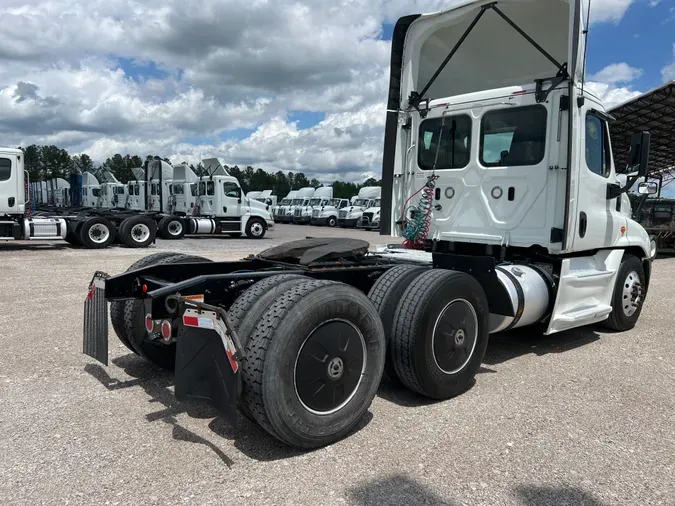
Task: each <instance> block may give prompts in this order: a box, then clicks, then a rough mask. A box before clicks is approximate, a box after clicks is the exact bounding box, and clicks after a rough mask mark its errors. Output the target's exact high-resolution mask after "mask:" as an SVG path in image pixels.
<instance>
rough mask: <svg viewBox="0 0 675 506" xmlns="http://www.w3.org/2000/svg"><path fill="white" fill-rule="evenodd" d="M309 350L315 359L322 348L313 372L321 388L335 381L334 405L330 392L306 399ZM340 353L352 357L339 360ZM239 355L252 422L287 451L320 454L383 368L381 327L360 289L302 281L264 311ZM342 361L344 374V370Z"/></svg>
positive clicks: (356, 411) (353, 418)
mask: <svg viewBox="0 0 675 506" xmlns="http://www.w3.org/2000/svg"><path fill="white" fill-rule="evenodd" d="M328 326H331V327H332V328H330V327H328ZM317 331H319V332H317ZM336 336H342V339H343V340H342V341H341V342H339V341H338V340H337V339H335V337H336ZM309 339H312V341H309ZM316 339H320V340H321V341H322V342H320V343H317V342H316V341H315V340H316ZM308 341H309V344H308V345H307V347H305V343H306V342H308ZM352 342H353V343H354V346H351V347H349V346H348V344H351V343H352ZM359 343H360V345H359ZM341 346H342V347H341ZM312 348H313V349H314V355H316V350H321V349H323V350H325V353H326V356H325V359H324V360H323V366H321V367H319V368H318V369H317V370H316V374H319V375H322V376H324V377H323V378H322V381H323V382H324V385H325V384H327V383H325V382H326V381H328V380H329V379H328V378H329V375H333V377H334V378H336V379H335V381H341V382H342V383H340V384H342V387H343V390H342V392H344V394H343V395H342V396H341V398H340V399H339V400H338V401H335V400H334V399H335V398H334V395H335V390H334V389H329V388H325V389H322V390H321V391H322V392H323V395H322V396H319V397H317V396H316V394H314V395H310V394H313V391H312V390H310V389H308V388H307V387H308V386H309V385H312V384H313V383H315V381H314V380H312V379H311V378H313V377H314V376H315V375H314V374H309V373H308V369H309V370H311V368H312V366H313V364H316V363H317V362H316V358H315V357H312V353H311V352H312ZM345 350H350V355H351V356H349V355H343V353H346V351H345ZM352 350H353V351H352ZM352 353H353V354H352ZM246 354H247V356H246V359H245V360H244V361H243V367H242V373H243V374H242V383H243V385H242V386H243V389H242V402H244V403H246V404H247V407H248V410H249V411H250V412H251V413H252V415H253V417H254V418H255V420H256V421H257V422H258V423H259V424H260V425H261V426H262V427H263V428H264V429H265V430H266V431H267V432H268V433H270V434H271V435H272V436H274V437H276V438H278V439H279V440H281V441H283V442H285V443H286V444H288V445H291V446H295V447H299V448H303V449H312V448H319V447H322V446H325V445H327V444H330V443H333V442H335V441H337V440H339V439H341V438H343V437H344V436H346V435H347V434H348V433H349V432H350V431H351V430H353V429H354V427H355V426H356V424H357V423H358V422H359V421H360V420H361V418H362V417H363V415H364V414H365V412H366V410H367V409H368V407H369V406H370V404H371V402H372V400H373V398H374V397H375V393H376V391H377V388H378V385H379V383H380V379H381V377H382V370H383V368H384V359H385V338H384V328H383V327H382V322H381V321H380V317H379V315H378V314H377V311H376V310H375V308H374V307H373V304H372V303H371V302H370V300H368V298H367V297H366V296H365V295H364V294H363V293H361V292H360V291H359V290H357V289H355V288H353V287H351V286H349V285H345V284H343V283H338V282H333V281H323V280H311V281H305V282H304V283H300V284H298V285H295V286H292V287H291V288H290V289H288V290H286V291H284V293H283V294H280V296H279V297H278V298H277V300H276V301H275V302H274V303H273V304H272V305H271V306H270V307H269V309H268V310H267V311H266V312H265V314H264V315H263V317H262V318H261V319H260V321H259V322H258V324H257V325H256V327H255V329H254V330H253V332H252V333H251V335H250V338H249V340H248V343H247V346H246ZM345 362H348V363H350V364H351V366H352V368H351V370H350V369H345V368H344V363H345ZM303 364H305V365H303ZM326 364H328V365H326ZM357 370H358V371H362V372H363V374H356V373H355V372H354V371H357ZM296 371H297V372H299V375H300V378H297V376H296ZM338 375H339V376H338ZM296 378H297V379H298V381H296ZM338 378H339V379H338ZM331 381H332V380H331ZM345 381H346V382H347V383H346V384H345V383H344V382H345ZM336 386H337V387H338V390H339V385H336ZM300 392H302V393H300ZM301 399H304V401H303V400H301ZM305 403H309V404H305Z"/></svg>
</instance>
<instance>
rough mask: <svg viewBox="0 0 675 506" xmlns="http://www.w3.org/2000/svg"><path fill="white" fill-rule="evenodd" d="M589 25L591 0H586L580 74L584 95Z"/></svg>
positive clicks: (582, 93) (582, 94)
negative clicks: (582, 62) (586, 9)
mask: <svg viewBox="0 0 675 506" xmlns="http://www.w3.org/2000/svg"><path fill="white" fill-rule="evenodd" d="M590 25H591V0H588V12H587V13H586V29H585V30H584V70H583V74H582V75H581V96H582V97H583V96H584V85H585V84H586V53H587V52H588V30H589V27H590Z"/></svg>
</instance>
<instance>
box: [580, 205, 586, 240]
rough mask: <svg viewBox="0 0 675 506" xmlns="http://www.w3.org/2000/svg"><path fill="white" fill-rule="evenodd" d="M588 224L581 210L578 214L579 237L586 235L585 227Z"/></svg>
mask: <svg viewBox="0 0 675 506" xmlns="http://www.w3.org/2000/svg"><path fill="white" fill-rule="evenodd" d="M587 226H588V220H587V218H586V213H585V212H583V211H581V213H580V214H579V237H581V238H582V239H583V237H584V236H585V235H586V227H587Z"/></svg>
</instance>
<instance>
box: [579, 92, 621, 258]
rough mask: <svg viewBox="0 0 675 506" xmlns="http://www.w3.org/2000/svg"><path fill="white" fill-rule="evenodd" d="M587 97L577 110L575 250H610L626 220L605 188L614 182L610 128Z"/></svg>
mask: <svg viewBox="0 0 675 506" xmlns="http://www.w3.org/2000/svg"><path fill="white" fill-rule="evenodd" d="M599 111H600V107H599V106H597V105H596V104H595V103H594V102H593V101H592V100H591V99H590V97H587V98H586V103H585V105H584V106H583V108H582V109H581V111H580V113H581V114H580V118H579V123H580V128H579V133H580V135H579V136H578V137H577V138H578V143H579V144H578V146H579V149H578V153H579V157H578V160H579V161H578V181H579V184H578V185H577V199H576V202H577V205H576V209H575V210H574V211H575V212H576V216H575V218H576V225H575V226H574V230H573V245H572V249H573V250H574V251H590V250H593V249H596V248H602V247H611V246H613V245H615V244H616V242H617V241H618V240H619V239H620V237H621V236H622V234H623V233H622V232H621V227H622V226H624V225H625V224H626V218H625V216H624V215H623V214H622V213H621V209H620V207H619V206H620V204H621V199H620V197H617V198H614V199H611V200H610V199H608V198H607V187H608V185H609V184H612V183H616V182H617V177H616V172H615V170H614V162H613V159H612V150H611V143H610V136H609V125H608V122H607V119H606V116H605V115H604V114H603V113H602V112H599Z"/></svg>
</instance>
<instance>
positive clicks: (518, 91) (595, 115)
mask: <svg viewBox="0 0 675 506" xmlns="http://www.w3.org/2000/svg"><path fill="white" fill-rule="evenodd" d="M584 18H585V16H584V13H583V12H582V10H581V2H580V1H578V0H569V1H565V0H539V1H537V2H534V1H522V0H503V1H500V2H498V3H496V2H488V1H468V0H467V1H464V2H462V3H460V4H458V5H457V6H456V7H453V8H451V9H448V10H445V11H442V12H437V13H433V14H425V15H418V14H415V15H410V16H405V17H403V18H401V19H399V20H398V22H397V23H396V26H395V28H394V30H393V40H392V50H391V80H390V89H389V91H388V94H387V96H388V103H387V112H386V114H387V121H386V127H385V141H384V156H383V164H382V165H383V174H382V176H383V178H382V201H381V212H380V214H381V217H380V234H383V235H389V234H393V235H395V236H397V237H399V238H401V239H403V240H404V243H403V247H401V246H399V247H398V248H393V247H392V248H388V249H387V248H385V249H384V250H383V251H380V252H373V251H370V248H369V246H370V245H369V244H368V243H367V242H365V241H359V240H354V239H349V238H335V239H306V240H301V241H293V242H290V243H287V244H281V245H279V246H276V247H273V248H270V249H268V250H266V251H263V252H261V253H259V254H257V255H254V256H252V257H249V258H246V259H243V260H241V261H237V262H221V263H214V262H211V261H209V260H207V259H204V258H199V257H186V256H181V255H178V254H175V255H173V256H171V254H165V255H164V256H157V255H155V256H148V257H146V258H144V259H143V260H141V261H140V262H138V263H136V264H134V265H132V266H131V267H130V268H129V270H128V271H126V272H123V273H120V274H117V275H113V276H110V275H108V274H105V273H100V272H98V273H96V274H95V275H94V277H93V279H92V282H91V283H90V284H89V292H88V295H87V298H86V303H85V312H84V315H85V316H84V335H83V341H84V352H85V353H86V354H87V355H89V356H91V357H93V358H95V359H96V360H99V361H101V362H102V363H104V364H107V363H108V333H107V332H108V310H107V303H110V304H111V313H110V315H111V319H112V324H113V325H112V326H113V328H114V329H115V332H116V334H117V336H118V338H119V339H120V340H121V341H122V342H123V343H125V344H126V345H127V346H129V347H130V348H131V349H133V350H134V352H135V353H137V354H138V355H140V356H141V357H144V358H145V359H146V360H148V361H150V362H153V363H155V364H157V365H160V366H162V367H165V368H167V369H170V370H172V371H174V372H175V381H174V385H175V395H176V397H177V398H178V399H179V400H187V399H200V400H208V401H209V402H210V403H211V404H212V405H213V406H215V407H216V408H217V409H218V410H219V411H220V413H221V414H222V415H223V416H224V417H225V418H226V419H227V420H228V421H229V422H230V423H236V420H237V416H238V413H239V412H241V413H243V414H244V415H245V416H247V417H248V418H250V419H251V420H253V421H255V422H256V423H258V424H259V425H260V426H261V427H262V428H263V429H264V430H265V431H267V433H269V434H270V436H272V437H275V438H277V439H279V440H280V441H283V442H284V443H286V444H288V445H291V446H293V447H297V448H305V449H307V448H317V447H321V446H325V445H328V444H331V443H334V442H335V441H337V440H339V439H341V438H343V437H346V436H347V435H348V434H350V432H351V431H352V430H353V429H354V427H355V426H356V425H357V424H359V423H360V422H361V420H362V418H363V416H364V415H365V414H366V412H367V410H368V408H369V406H370V405H371V402H372V400H373V398H374V396H375V394H376V392H377V389H378V386H379V383H380V380H381V378H382V377H383V374H386V376H388V377H389V378H391V379H392V380H394V381H398V382H400V383H401V384H402V385H403V386H404V387H406V388H408V389H409V390H411V391H413V392H415V393H416V394H418V395H421V396H424V397H427V398H431V399H436V400H445V399H450V398H452V397H455V396H457V395H460V394H462V393H463V392H465V391H466V390H467V389H468V388H469V387H470V385H471V384H472V383H473V382H474V381H476V379H477V381H479V382H480V378H476V373H477V371H478V369H479V367H480V365H481V362H482V361H483V357H484V354H485V350H486V348H487V345H488V338H489V335H490V334H493V333H497V332H502V331H505V330H513V329H518V328H522V327H525V326H530V325H536V326H539V327H540V328H541V329H542V330H543V332H544V333H545V334H552V333H556V332H560V331H564V330H567V329H572V328H579V327H584V326H588V325H591V324H597V323H600V324H603V325H605V326H607V327H609V328H610V329H613V330H616V331H626V330H629V329H632V328H634V327H635V325H636V324H637V322H638V319H639V317H640V314H641V311H642V309H643V307H644V304H645V301H647V300H648V299H647V295H648V293H649V283H650V276H651V272H652V261H653V259H654V256H655V254H656V243H655V241H653V240H652V239H651V238H650V237H649V236H648V235H647V232H646V231H645V229H644V228H643V227H641V226H640V225H639V224H638V223H636V222H635V221H634V220H633V219H631V209H630V202H629V199H628V197H627V196H626V191H627V190H628V189H629V188H630V187H631V186H633V184H634V183H635V182H636V181H637V180H638V178H639V177H642V176H644V175H645V174H646V171H647V163H648V156H649V139H650V137H649V134H648V133H646V132H638V133H636V134H635V136H634V137H633V140H632V145H631V146H630V153H629V156H628V160H629V163H628V166H626V167H615V166H614V162H613V157H612V150H613V149H614V150H617V149H628V148H629V146H613V147H612V146H611V143H610V139H609V130H608V128H607V121H608V117H607V115H606V114H605V107H604V106H603V104H602V102H601V101H600V100H599V99H598V98H597V97H596V96H594V95H593V94H591V93H589V92H588V90H585V89H584V87H583V72H582V69H583V55H584V53H585V51H584V39H583V34H584V26H583V20H584ZM490 41H493V42H494V43H490ZM453 58H454V59H453ZM617 172H624V173H625V174H628V177H627V183H625V184H622V183H620V182H619V181H618V178H617ZM639 191H640V192H646V193H649V192H650V191H651V190H650V189H649V187H648V184H647V183H641V184H640V185H639ZM415 250H417V251H415ZM160 255H161V254H160ZM120 314H123V315H126V316H128V317H129V316H133V318H126V319H125V318H120ZM503 388H506V389H508V388H509V387H508V385H506V386H504V387H503ZM559 395H563V396H564V395H565V391H564V389H562V390H560V392H559Z"/></svg>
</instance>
